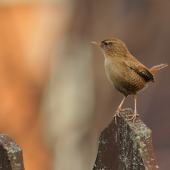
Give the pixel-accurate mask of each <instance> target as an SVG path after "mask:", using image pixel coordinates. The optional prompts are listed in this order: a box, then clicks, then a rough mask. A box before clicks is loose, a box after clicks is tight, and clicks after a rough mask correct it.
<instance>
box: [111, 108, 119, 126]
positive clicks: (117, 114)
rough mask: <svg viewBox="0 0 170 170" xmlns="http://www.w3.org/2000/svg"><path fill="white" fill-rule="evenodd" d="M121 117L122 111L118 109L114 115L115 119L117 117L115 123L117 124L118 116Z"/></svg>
mask: <svg viewBox="0 0 170 170" xmlns="http://www.w3.org/2000/svg"><path fill="white" fill-rule="evenodd" d="M117 116H118V117H120V111H119V110H117V111H116V114H115V115H114V116H113V119H115V124H116V125H117V119H116V117H117Z"/></svg>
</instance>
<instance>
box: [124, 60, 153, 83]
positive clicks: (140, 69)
mask: <svg viewBox="0 0 170 170" xmlns="http://www.w3.org/2000/svg"><path fill="white" fill-rule="evenodd" d="M125 63H126V65H127V66H128V67H129V68H130V69H132V70H134V71H135V72H136V73H137V74H139V75H140V76H142V77H143V78H144V79H145V80H146V81H148V82H149V81H152V82H154V76H153V75H152V73H150V71H149V70H148V69H147V68H146V67H145V66H144V65H143V64H141V63H140V62H139V61H138V60H136V61H135V62H134V61H133V60H126V61H125Z"/></svg>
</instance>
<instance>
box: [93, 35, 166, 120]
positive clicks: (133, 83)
mask: <svg viewBox="0 0 170 170" xmlns="http://www.w3.org/2000/svg"><path fill="white" fill-rule="evenodd" d="M93 43H94V44H97V45H99V46H100V47H101V49H102V51H103V54H104V57H105V70H106V74H107V77H108V79H109V80H110V82H111V84H112V85H113V86H114V87H115V88H116V89H117V90H118V91H119V92H121V93H123V94H124V95H125V98H124V99H123V101H122V103H121V104H120V106H119V107H118V110H117V113H116V115H118V116H119V111H120V110H121V107H122V105H123V102H124V100H125V99H126V97H127V96H128V95H134V98H135V111H134V115H133V116H132V119H135V118H136V113H137V111H136V99H137V93H138V92H140V91H141V90H143V89H144V88H146V87H147V85H148V82H150V81H152V82H154V73H155V72H156V71H157V70H159V69H161V68H164V67H166V66H168V65H167V64H160V65H158V66H154V67H152V68H151V69H148V68H146V67H145V66H144V65H143V64H141V63H140V62H139V61H138V60H137V59H136V58H135V57H133V56H132V55H131V54H130V52H129V51H128V49H127V47H126V46H125V44H124V43H123V42H122V41H120V40H118V39H115V38H112V39H106V40H103V41H101V42H93ZM130 120H131V119H130Z"/></svg>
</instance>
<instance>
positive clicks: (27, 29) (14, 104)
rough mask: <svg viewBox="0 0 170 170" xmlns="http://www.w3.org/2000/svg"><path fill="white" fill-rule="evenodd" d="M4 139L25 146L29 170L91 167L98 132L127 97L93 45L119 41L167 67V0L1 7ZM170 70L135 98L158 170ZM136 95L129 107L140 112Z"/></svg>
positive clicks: (169, 153)
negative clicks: (150, 137)
mask: <svg viewBox="0 0 170 170" xmlns="http://www.w3.org/2000/svg"><path fill="white" fill-rule="evenodd" d="M0 5H1V6H0V23H1V24H0V101H1V102H0V133H1V134H8V135H9V136H11V137H12V138H13V140H14V141H16V143H17V144H18V145H19V146H20V147H21V148H22V149H23V156H24V166H25V169H26V170H53V169H55V170H72V169H74V170H80V169H81V170H88V169H92V166H93V164H94V161H95V158H96V154H97V148H98V137H99V135H100V132H101V131H102V130H103V129H104V128H105V127H106V126H107V125H108V124H109V122H110V121H111V120H112V117H113V115H114V113H115V111H116V109H117V107H118V105H119V104H120V102H121V100H122V98H123V95H122V94H120V93H119V92H117V91H116V90H115V89H114V88H113V87H112V86H111V84H110V82H109V81H108V79H107V77H106V74H105V70H104V66H103V65H104V58H103V54H102V52H101V50H100V49H99V48H97V47H95V46H93V45H92V44H90V42H91V41H95V40H96V41H98V40H99V41H100V40H103V39H106V38H112V37H114V38H119V39H121V40H122V41H124V42H125V44H126V45H127V47H128V49H129V51H130V52H131V53H132V55H134V56H135V57H136V58H137V59H138V60H139V61H141V62H142V63H143V64H144V65H145V66H147V67H148V68H151V67H152V66H154V65H157V64H161V63H168V64H169V63H170V57H169V55H170V47H169V44H170V32H169V30H170V20H169V15H170V10H169V9H170V2H168V1H165V0H163V1H161V2H160V1H155V0H144V1H140V0H135V1H133V0H129V1H125V0H114V1H113V0H108V1H104V0H82V1H78V0H72V1H71V0H53V1H52V0H51V1H50V0H49V1H40V0H39V1H33V0H32V1H29V0H27V1H22V2H21V1H17V0H16V1H8V2H5V1H2V2H0ZM169 73H170V68H169V67H168V68H166V69H163V70H161V71H159V72H158V73H156V83H155V84H153V83H150V84H149V87H148V88H147V89H146V90H144V91H143V92H142V93H140V94H139V96H138V104H137V107H138V113H139V114H140V118H141V119H142V120H143V121H144V122H145V123H146V125H147V126H148V127H149V128H150V129H152V131H153V147H154V151H155V156H156V160H157V163H158V165H159V167H160V169H161V170H167V169H168V167H169V166H170V162H169V158H170V130H169V129H170V125H169V121H170V116H169V113H168V112H169V101H170V95H169V94H170V88H169V87H170V78H169V77H170V74H169ZM133 105H134V104H133V98H132V97H128V99H127V101H126V102H125V105H124V107H131V108H132V109H133Z"/></svg>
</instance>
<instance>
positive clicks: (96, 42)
mask: <svg viewBox="0 0 170 170" xmlns="http://www.w3.org/2000/svg"><path fill="white" fill-rule="evenodd" d="M91 43H92V44H96V45H100V42H99V41H93V42H91Z"/></svg>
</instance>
